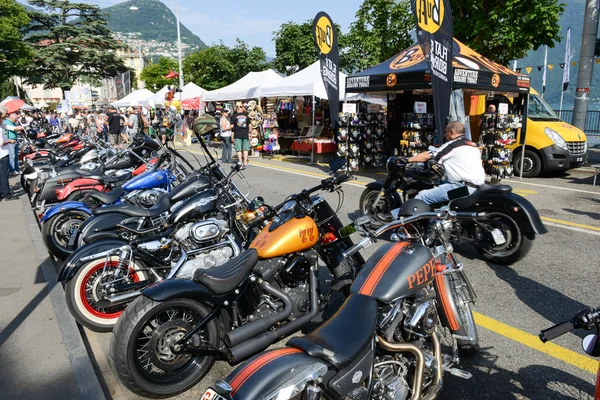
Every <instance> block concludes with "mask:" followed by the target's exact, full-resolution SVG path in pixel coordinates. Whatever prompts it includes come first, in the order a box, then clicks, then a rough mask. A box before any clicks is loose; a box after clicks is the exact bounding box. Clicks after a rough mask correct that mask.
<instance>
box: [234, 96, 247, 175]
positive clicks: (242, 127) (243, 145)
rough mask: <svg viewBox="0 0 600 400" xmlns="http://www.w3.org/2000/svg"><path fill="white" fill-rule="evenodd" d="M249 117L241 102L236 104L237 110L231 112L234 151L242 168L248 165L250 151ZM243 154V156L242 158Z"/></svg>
mask: <svg viewBox="0 0 600 400" xmlns="http://www.w3.org/2000/svg"><path fill="white" fill-rule="evenodd" d="M249 127H250V117H249V116H248V113H247V112H246V108H245V107H244V105H243V104H242V103H238V104H237V112H236V113H235V114H233V135H234V138H235V142H234V144H235V151H236V152H237V156H238V162H240V161H241V162H242V169H245V168H246V165H248V152H249V151H250V139H249V131H248V129H249ZM242 155H243V158H242Z"/></svg>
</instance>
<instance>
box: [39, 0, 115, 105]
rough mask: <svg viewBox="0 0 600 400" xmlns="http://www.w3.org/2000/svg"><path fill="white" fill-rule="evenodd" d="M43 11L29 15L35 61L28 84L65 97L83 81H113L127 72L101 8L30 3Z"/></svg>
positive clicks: (57, 1)
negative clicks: (55, 91) (78, 81)
mask: <svg viewBox="0 0 600 400" xmlns="http://www.w3.org/2000/svg"><path fill="white" fill-rule="evenodd" d="M29 4H31V5H32V6H35V7H37V8H38V9H42V10H43V11H29V12H28V14H29V18H30V19H31V25H30V27H29V35H28V36H27V41H29V42H30V43H31V44H32V46H33V49H34V61H33V62H32V63H31V64H30V66H29V68H28V71H27V72H28V77H27V82H28V83H32V84H42V85H44V87H45V88H54V87H58V88H61V89H62V91H63V94H64V92H65V91H66V90H69V89H70V88H71V87H72V86H73V84H74V83H75V82H76V81H77V80H80V79H90V80H99V79H102V78H110V77H113V76H115V75H116V74H118V73H121V72H124V71H125V70H126V68H125V65H124V64H123V61H122V60H121V59H120V58H119V56H118V55H117V51H118V50H121V49H123V45H122V44H121V43H119V42H118V41H117V40H116V39H114V37H113V35H112V32H111V31H110V30H109V29H108V28H107V26H106V19H105V16H104V14H102V11H101V10H100V8H99V7H98V6H95V5H90V4H85V3H71V2H70V1H69V0H30V1H29Z"/></svg>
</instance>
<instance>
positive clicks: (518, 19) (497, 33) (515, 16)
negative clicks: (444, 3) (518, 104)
mask: <svg viewBox="0 0 600 400" xmlns="http://www.w3.org/2000/svg"><path fill="white" fill-rule="evenodd" d="M450 3H451V5H452V14H453V17H454V36H455V37H456V38H457V39H458V40H460V41H462V42H463V43H465V44H466V45H467V46H469V47H471V48H472V49H473V50H475V51H476V52H478V53H480V54H482V55H484V56H486V57H488V58H490V59H491V60H493V61H496V62H498V63H500V64H503V65H508V63H509V62H510V61H511V60H516V59H519V58H523V57H525V55H526V54H527V52H529V51H530V50H532V49H533V50H537V49H538V48H539V47H540V46H548V47H554V44H555V43H556V42H560V35H559V32H560V26H559V19H560V15H561V14H562V13H563V12H564V4H560V3H558V2H557V1H556V0H531V1H521V0H506V1H497V0H480V1H474V0H450Z"/></svg>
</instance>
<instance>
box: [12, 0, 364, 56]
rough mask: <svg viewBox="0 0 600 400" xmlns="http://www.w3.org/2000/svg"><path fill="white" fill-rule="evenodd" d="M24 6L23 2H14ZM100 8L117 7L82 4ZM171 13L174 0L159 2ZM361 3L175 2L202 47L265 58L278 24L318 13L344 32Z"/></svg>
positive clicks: (105, 0)
mask: <svg viewBox="0 0 600 400" xmlns="http://www.w3.org/2000/svg"><path fill="white" fill-rule="evenodd" d="M18 1H20V2H23V3H25V1H24V0H18ZM82 1H83V2H86V3H92V4H97V5H98V6H100V7H102V8H104V7H108V6H110V5H113V4H117V3H121V2H122V1H119V0H100V1H95V0H88V1H86V0H82ZM163 3H165V4H166V5H167V6H168V7H169V8H170V9H171V10H172V11H173V13H175V4H176V3H177V1H174V0H163ZM360 4H362V0H346V1H344V2H342V1H339V0H338V1H335V2H324V1H318V0H303V1H298V2H296V1H278V2H264V1H254V2H252V1H240V0H233V1H227V2H225V1H203V2H199V1H197V0H196V1H194V0H180V1H179V18H180V20H181V22H182V23H183V24H184V25H185V26H186V27H187V28H188V29H189V30H191V31H192V32H193V33H195V34H196V35H198V36H199V37H200V39H202V40H203V41H204V42H205V43H206V44H208V45H211V44H213V43H216V42H218V41H219V40H223V41H224V42H225V44H226V45H228V46H232V45H234V44H235V39H236V38H238V37H239V38H240V39H242V40H243V41H244V42H246V43H248V44H249V45H250V46H259V47H262V48H263V49H264V50H265V52H266V53H267V55H268V56H271V57H274V56H275V44H274V43H273V41H272V37H273V32H274V31H276V30H277V29H278V28H279V26H280V25H281V24H282V23H285V22H289V21H293V22H303V21H305V20H307V19H311V20H312V19H313V18H314V16H315V15H316V14H317V13H318V12H319V11H325V12H327V13H328V14H329V15H330V16H331V18H332V19H333V21H334V22H336V23H338V24H340V25H341V27H342V30H343V31H344V32H346V31H347V30H348V27H349V26H350V24H351V23H352V21H354V15H355V14H356V11H357V10H358V7H359V6H360Z"/></svg>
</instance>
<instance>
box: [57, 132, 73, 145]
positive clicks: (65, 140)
mask: <svg viewBox="0 0 600 400" xmlns="http://www.w3.org/2000/svg"><path fill="white" fill-rule="evenodd" d="M72 137H73V134H72V133H67V134H64V135H62V136H61V137H59V138H58V139H57V140H56V143H58V144H63V143H69V142H70V141H71V138H72Z"/></svg>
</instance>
